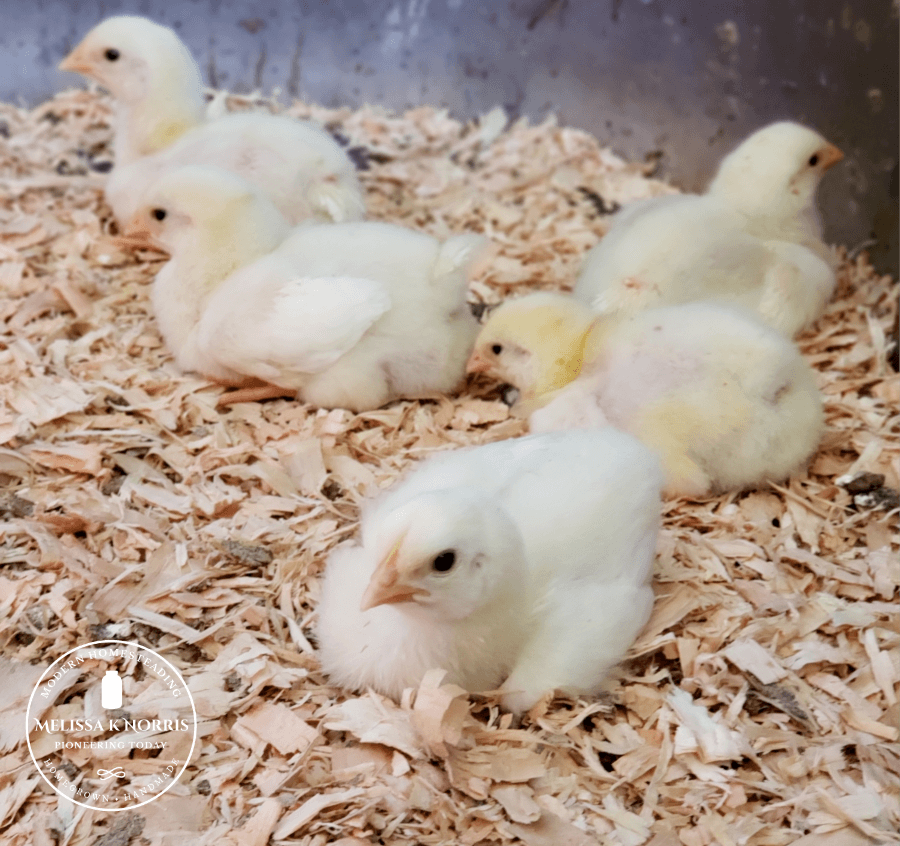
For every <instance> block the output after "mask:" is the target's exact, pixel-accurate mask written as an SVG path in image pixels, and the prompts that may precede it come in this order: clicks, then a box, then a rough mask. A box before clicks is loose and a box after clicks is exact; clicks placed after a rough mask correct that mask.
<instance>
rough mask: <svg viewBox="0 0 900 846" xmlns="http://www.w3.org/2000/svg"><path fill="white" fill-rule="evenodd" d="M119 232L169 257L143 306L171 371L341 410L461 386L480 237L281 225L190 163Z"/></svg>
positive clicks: (253, 200)
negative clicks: (175, 367) (171, 357)
mask: <svg viewBox="0 0 900 846" xmlns="http://www.w3.org/2000/svg"><path fill="white" fill-rule="evenodd" d="M126 235H127V236H128V237H130V238H132V239H136V240H141V241H143V242H145V243H147V242H150V243H154V244H157V245H159V246H161V247H162V248H163V249H165V250H167V251H168V252H169V253H170V254H171V256H172V258H171V260H170V261H169V262H168V263H167V264H166V265H165V266H164V267H163V268H162V270H161V271H160V272H159V274H158V275H157V277H156V279H155V280H154V283H153V292H152V300H153V307H154V311H155V313H156V317H157V321H158V322H159V326H160V330H161V331H162V335H163V337H164V339H165V341H166V344H167V345H168V347H169V348H170V349H171V350H172V352H173V353H174V354H175V358H176V361H177V362H178V364H179V366H180V367H181V368H182V369H184V370H192V371H195V372H198V373H202V374H203V375H205V376H207V377H209V378H211V379H215V380H217V381H220V382H223V383H225V384H233V385H246V384H247V383H248V382H250V381H253V380H261V381H263V382H266V383H269V384H270V385H276V386H278V387H279V388H281V389H285V390H288V391H290V392H294V393H296V394H297V395H298V396H299V397H301V398H302V399H303V400H305V401H307V402H310V403H312V404H313V405H317V406H320V407H326V408H333V407H340V408H349V409H351V410H354V411H361V410H364V409H372V408H378V407H379V406H381V405H384V404H385V403H386V402H388V401H389V400H391V399H396V398H398V397H411V396H421V395H423V394H426V393H433V392H448V391H451V390H453V389H454V388H455V387H456V386H457V384H458V383H459V382H461V381H462V379H463V376H464V370H465V363H466V358H467V356H468V354H469V352H470V350H471V347H472V342H473V340H474V337H475V334H476V333H477V328H478V327H477V323H476V322H475V319H474V318H473V317H472V315H471V313H470V311H469V309H468V307H467V306H466V301H465V300H466V290H467V284H468V274H469V269H470V267H471V265H472V264H473V263H474V261H475V260H476V259H477V258H478V255H479V253H480V252H481V250H482V248H483V247H484V246H485V244H486V239H484V238H483V237H482V236H480V235H475V234H472V233H467V234H462V235H456V236H453V237H451V238H448V239H447V240H446V241H444V242H441V241H438V239H437V238H433V237H431V236H430V235H426V234H424V233H421V232H415V231H413V230H411V229H407V228H405V227H402V226H395V225H392V224H387V223H376V222H362V221H361V222H355V223H334V224H305V225H303V226H299V227H296V228H294V229H291V228H290V227H289V226H288V224H287V222H286V221H285V220H284V218H283V217H282V215H281V214H280V213H279V211H278V210H277V209H276V208H275V206H274V205H273V204H272V202H271V201H270V200H269V199H268V198H267V197H266V196H265V195H264V194H263V193H262V192H260V191H259V190H258V189H255V188H254V187H253V186H252V185H250V183H248V182H246V181H245V180H243V179H241V178H240V177H238V176H235V175H234V174H231V173H227V172H226V171H222V170H217V169H215V168H208V167H200V166H199V165H194V166H190V167H184V168H181V169H179V170H174V171H172V172H170V173H167V174H166V175H165V176H164V177H163V178H162V179H161V180H160V182H159V184H158V185H157V186H156V187H155V188H154V190H153V192H152V193H151V194H150V195H149V197H148V201H147V202H146V203H145V204H144V205H143V206H142V207H141V209H140V210H139V211H138V212H137V214H136V215H135V217H134V219H133V220H132V222H131V224H130V225H129V227H128V228H127V229H126Z"/></svg>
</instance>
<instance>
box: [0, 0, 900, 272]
mask: <svg viewBox="0 0 900 846" xmlns="http://www.w3.org/2000/svg"><path fill="white" fill-rule="evenodd" d="M894 5H895V4H893V3H890V2H886V0H858V2H850V1H849V0H756V1H755V2H747V0H744V2H734V0H731V2H727V0H509V2H507V0H499V2H491V0H482V2H472V0H364V2H362V1H360V0H319V2H314V1H313V0H262V2H260V0H181V2H179V3H172V2H166V0H3V10H4V13H5V14H4V19H5V21H6V26H5V27H4V28H3V29H2V30H0V97H2V98H3V99H4V100H13V101H17V100H21V101H23V102H25V103H35V102H37V101H39V100H41V99H44V98H45V97H47V96H48V95H50V94H51V93H52V92H53V91H55V90H58V89H60V88H62V87H65V86H67V85H72V84H77V83H76V80H75V79H74V78H73V77H71V76H68V75H66V74H61V73H59V72H58V71H56V70H55V66H56V63H57V62H58V61H59V59H60V58H61V57H62V55H64V54H65V53H66V51H67V50H68V49H69V48H70V47H71V46H72V45H73V44H74V43H75V42H76V41H77V40H78V38H79V37H80V36H81V35H82V34H83V33H84V32H85V31H87V29H88V28H89V27H90V26H92V25H93V24H94V23H96V22H97V21H98V20H101V19H102V18H103V17H106V16H107V15H110V14H117V13H121V12H130V13H136V14H143V15H147V16H148V17H152V18H154V19H155V20H158V21H160V22H163V23H166V24H168V25H170V26H174V27H175V28H176V29H177V30H178V31H179V32H180V34H181V35H182V37H183V38H184V39H185V41H186V42H187V43H188V44H189V45H190V47H191V48H192V49H193V50H194V51H195V54H196V55H197V56H198V58H199V60H200V63H201V66H202V67H203V69H204V72H205V74H206V76H207V79H208V80H209V82H210V83H211V84H212V85H214V86H224V87H228V88H231V89H233V90H237V91H247V90H252V89H261V90H263V91H265V92H270V91H272V90H273V89H275V88H279V89H281V90H282V91H283V92H284V96H285V97H288V96H299V97H302V98H304V99H309V100H314V101H317V102H320V103H324V104H327V105H338V104H350V105H358V104H359V103H362V102H366V101H368V102H376V103H382V104H384V105H386V106H389V107H392V108H401V107H404V106H408V105H415V104H419V103H435V104H441V105H445V106H447V107H448V108H450V109H451V111H452V112H453V113H454V114H457V115H460V116H464V117H468V116H474V115H477V114H479V113H482V112H484V111H486V110H487V109H489V108H491V107H492V106H494V105H496V104H497V103H500V104H502V105H504V106H505V107H506V108H507V109H508V110H509V111H510V112H512V113H513V114H527V115H530V116H532V117H535V118H538V117H541V116H543V115H544V114H546V113H547V112H548V111H555V112H556V113H557V114H558V115H559V119H560V121H561V122H564V123H567V124H573V125H576V126H581V127H584V128H585V129H587V130H589V131H591V132H593V133H595V134H596V135H597V136H598V137H599V138H601V139H602V140H603V141H606V142H609V143H611V144H612V145H613V146H614V147H615V148H616V149H618V150H620V151H621V152H623V153H625V154H626V155H628V156H630V157H643V156H645V155H655V156H658V155H659V153H658V152H657V151H662V156H661V159H660V167H661V169H662V171H663V172H664V173H666V174H668V175H670V176H671V178H672V179H673V180H674V181H675V182H676V183H677V184H679V185H681V186H683V187H685V188H687V189H692V190H696V189H699V188H701V187H702V186H703V184H704V183H705V181H706V180H707V179H708V177H709V175H710V173H711V172H712V170H713V168H714V167H715V163H716V162H717V161H718V160H719V158H720V157H721V156H722V155H723V153H725V152H726V151H727V150H728V149H729V148H730V147H731V146H733V145H734V144H735V143H736V141H737V140H739V139H740V138H741V137H742V136H743V135H745V134H746V133H747V132H749V131H750V130H752V129H754V128H755V127H757V126H759V125H761V124H763V123H766V122H768V121H770V120H773V119H777V118H785V117H787V118H794V119H797V120H801V121H804V122H807V123H809V124H810V125H812V126H815V127H817V128H818V129H819V130H820V131H822V132H823V134H825V135H826V136H828V137H829V138H830V139H831V140H833V141H834V142H835V143H837V144H838V145H839V146H841V147H842V148H843V149H844V151H845V152H846V153H847V160H846V161H845V163H844V164H843V165H842V166H840V167H839V168H837V169H836V171H834V172H832V173H831V174H829V176H828V178H827V179H826V181H825V184H824V186H823V192H822V206H823V211H824V215H825V219H826V221H827V226H828V236H829V237H830V238H831V239H832V240H835V241H842V242H846V243H849V244H851V245H854V244H858V243H860V242H861V241H863V240H865V239H867V238H869V237H870V236H871V234H872V232H873V231H876V230H877V233H878V235H879V237H880V242H881V243H880V245H879V248H878V249H879V250H880V256H881V262H880V263H881V264H882V265H884V264H885V255H886V251H887V250H888V249H890V248H891V247H892V248H893V250H894V258H893V261H892V262H888V263H887V264H888V266H890V265H891V264H893V265H894V266H895V265H896V240H897V237H896V231H897V226H896V221H897V212H896V209H897V155H898V154H897V146H898V126H897V101H898V85H897V82H898V52H900V46H898V31H897V21H896V18H895V12H893V9H892V7H893V6H894Z"/></svg>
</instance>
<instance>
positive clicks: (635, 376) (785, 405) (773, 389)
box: [468, 293, 823, 496]
mask: <svg viewBox="0 0 900 846" xmlns="http://www.w3.org/2000/svg"><path fill="white" fill-rule="evenodd" d="M565 314H567V315H568V317H567V318H566V319H565V320H562V319H561V318H560V315H565ZM468 369H469V370H470V371H471V372H484V373H488V374H490V375H492V376H494V377H496V378H497V379H500V380H502V381H505V382H509V383H510V384H513V385H515V386H516V387H517V388H518V389H519V391H520V394H521V397H522V400H521V401H522V402H524V404H525V405H524V410H525V412H526V413H530V415H531V416H530V420H529V425H530V427H531V429H532V431H549V430H555V429H567V428H572V427H591V426H600V425H605V424H611V425H613V426H616V427H617V428H620V429H622V430H624V431H626V432H630V433H631V434H632V435H634V436H635V437H637V438H639V439H640V440H641V441H643V442H644V443H645V444H647V446H649V447H651V448H652V449H654V450H655V451H656V452H657V453H658V454H659V456H660V459H661V461H662V465H663V469H664V471H665V473H666V492H667V494H669V495H672V496H678V495H687V496H700V495H703V494H707V493H710V492H712V491H717V490H728V489H737V488H744V487H748V486H752V485H756V484H759V483H762V482H764V481H766V480H772V481H777V480H781V479H783V478H785V477H786V476H788V475H789V474H790V473H792V472H793V471H795V470H796V469H798V468H799V467H800V466H801V465H802V464H803V463H804V462H805V461H806V460H807V459H808V458H809V456H810V454H811V453H812V452H813V451H814V450H815V448H816V445H817V444H818V442H819V439H820V437H821V434H822V429H823V415H822V403H821V399H820V397H819V392H818V390H817V388H816V384H815V379H814V377H813V374H812V371H811V370H810V368H809V366H808V365H807V364H806V363H805V362H804V360H803V358H802V356H801V355H800V353H799V352H798V351H797V349H796V348H795V347H794V345H793V344H792V343H791V342H790V341H789V340H788V339H787V338H785V337H784V336H783V335H781V334H780V333H779V332H776V331H775V330H773V329H771V328H769V327H767V326H765V325H764V324H763V323H761V322H760V321H759V320H758V319H757V318H756V317H755V316H754V315H752V314H751V313H749V312H745V311H742V310H740V309H736V308H734V307H732V306H726V305H723V304H719V303H711V302H698V303H686V304H682V305H677V306H668V307H664V308H657V309H651V310H648V311H646V312H641V313H638V314H636V315H631V316H629V317H618V318H617V317H609V316H596V315H594V314H593V313H592V312H591V311H590V309H589V308H587V306H585V305H583V304H581V303H579V302H577V301H575V300H573V299H571V298H569V297H565V296H563V295H561V294H548V293H541V294H532V295H529V296H526V297H522V298H521V299H517V300H510V301H508V302H505V303H503V304H502V305H501V306H500V307H499V308H497V309H496V310H495V311H494V312H492V313H491V315H490V317H489V318H488V320H487V322H486V324H485V325H484V326H483V327H482V330H481V334H480V335H479V337H478V340H477V341H476V343H475V349H474V351H473V353H472V356H471V358H470V360H469V364H468ZM570 373H571V374H575V376H577V378H574V377H573V378H574V381H572V382H571V384H567V385H564V382H563V380H564V378H565V376H567V375H568V374H570Z"/></svg>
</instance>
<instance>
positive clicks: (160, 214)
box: [150, 209, 166, 220]
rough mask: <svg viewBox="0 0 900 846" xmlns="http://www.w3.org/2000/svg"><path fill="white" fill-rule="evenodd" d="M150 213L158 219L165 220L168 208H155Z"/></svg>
mask: <svg viewBox="0 0 900 846" xmlns="http://www.w3.org/2000/svg"><path fill="white" fill-rule="evenodd" d="M150 214H152V215H153V217H155V218H156V219H157V220H165V219H166V210H165V209H153V211H152V212H150Z"/></svg>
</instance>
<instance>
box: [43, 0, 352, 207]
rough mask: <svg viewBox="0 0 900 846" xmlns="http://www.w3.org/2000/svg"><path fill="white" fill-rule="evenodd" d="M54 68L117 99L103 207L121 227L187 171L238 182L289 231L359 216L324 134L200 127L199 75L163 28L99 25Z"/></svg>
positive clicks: (259, 124)
mask: <svg viewBox="0 0 900 846" xmlns="http://www.w3.org/2000/svg"><path fill="white" fill-rule="evenodd" d="M60 68H61V69H62V70H68V71H75V72H77V73H80V74H83V75H85V76H88V77H90V78H92V79H94V80H96V81H97V82H99V83H100V84H101V85H103V86H104V87H105V88H107V89H109V91H110V92H111V93H112V94H113V96H114V97H115V98H116V103H117V115H116V121H115V136H114V152H115V157H116V167H115V169H114V170H113V172H112V174H111V175H110V178H109V181H108V183H107V187H106V198H107V201H108V202H109V204H110V206H111V207H112V210H113V213H114V214H115V216H116V219H117V220H118V221H119V222H120V223H125V222H126V221H128V220H129V219H130V218H131V216H132V215H133V214H134V212H135V211H136V209H137V208H138V206H139V205H140V204H141V202H142V201H143V198H144V196H145V194H146V193H147V191H148V190H149V189H151V188H152V187H153V185H155V184H156V182H158V181H159V179H160V177H161V176H162V175H163V174H164V173H165V172H167V171H169V170H172V169H174V168H176V167H179V166H182V165H186V164H208V165H214V166H217V167H221V168H224V169H226V170H231V171H233V172H235V173H239V174H240V175H241V176H243V177H244V178H245V179H248V180H249V181H251V182H253V183H254V184H255V185H257V186H258V187H259V188H261V189H262V190H263V191H265V192H266V193H267V194H268V195H269V196H270V198H271V199H272V201H273V202H274V203H275V205H276V206H277V207H278V209H279V210H280V211H281V212H282V214H284V216H285V217H286V218H287V219H288V221H290V222H291V223H299V222H301V221H304V220H308V219H315V220H319V221H323V222H324V221H349V220H359V219H361V218H362V217H363V216H364V213H365V204H364V200H363V193H362V188H361V186H360V184H359V180H358V178H357V176H356V169H355V167H354V165H353V162H352V161H351V160H350V158H349V157H348V156H347V155H346V153H345V152H344V151H343V150H342V149H341V147H340V146H339V145H338V144H337V143H336V142H335V140H334V139H333V138H332V137H331V136H330V135H329V134H328V133H327V132H325V131H324V130H322V129H320V128H319V127H317V126H313V125H312V124H309V123H304V122H302V121H299V120H295V119H294V118H289V117H283V116H275V115H271V114H261V113H245V114H226V115H223V116H221V117H218V118H216V119H214V120H207V115H206V106H205V103H204V99H203V93H202V81H201V78H200V71H199V69H198V67H197V64H196V62H195V61H194V59H193V57H192V56H191V54H190V52H189V51H188V49H187V47H186V46H185V45H184V44H183V43H182V41H181V40H180V39H179V38H178V36H177V35H176V34H175V33H174V32H173V31H172V30H171V29H169V28H168V27H164V26H160V25H159V24H156V23H153V21H150V20H147V19H146V18H141V17H134V16H131V15H120V16H116V17H111V18H107V19H106V20H104V21H102V22H101V23H99V24H98V25H97V26H96V27H94V28H93V29H92V30H91V31H90V32H89V33H88V34H87V35H86V36H85V38H84V40H83V41H82V42H81V43H80V44H79V45H78V46H77V47H76V48H75V49H74V50H73V51H72V52H71V53H70V54H69V55H68V56H67V57H66V58H65V59H64V60H63V61H62V63H61V64H60Z"/></svg>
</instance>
